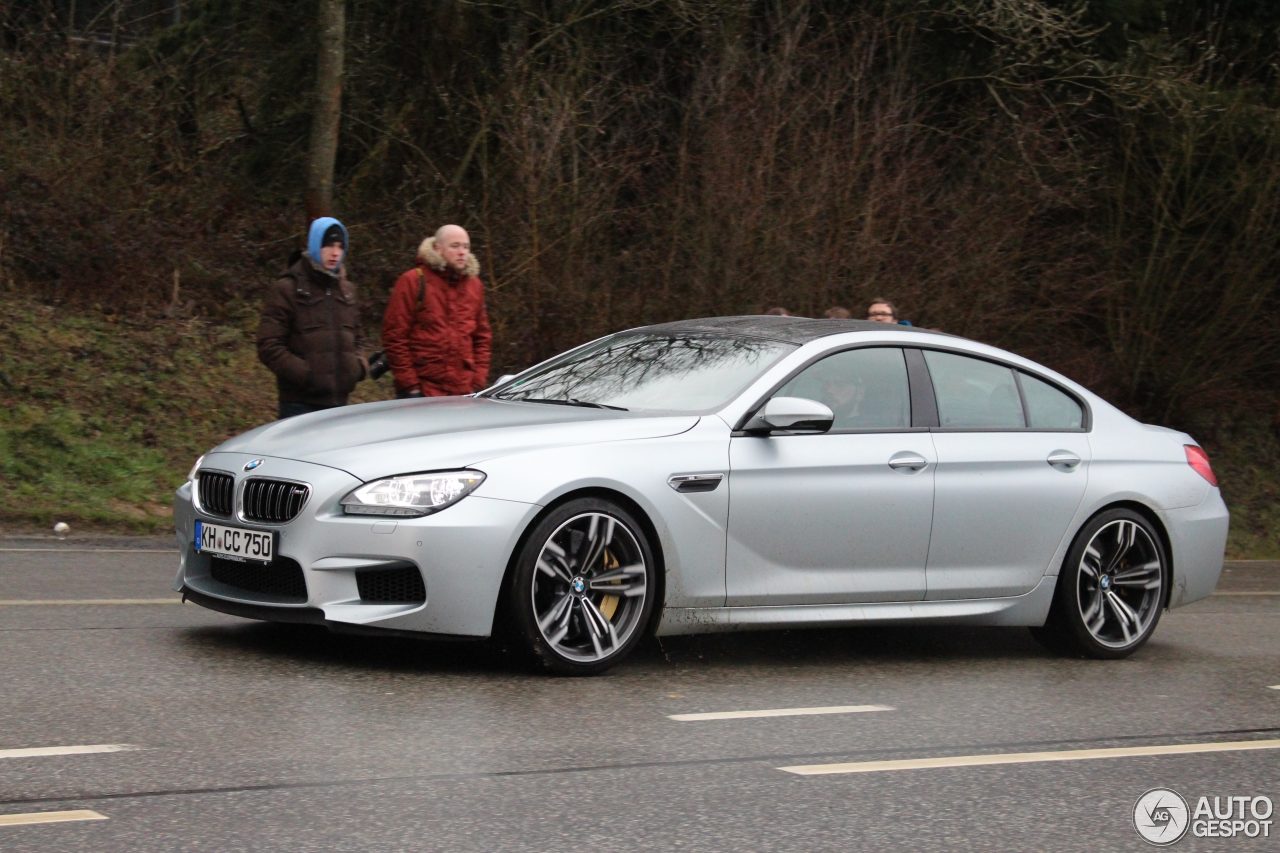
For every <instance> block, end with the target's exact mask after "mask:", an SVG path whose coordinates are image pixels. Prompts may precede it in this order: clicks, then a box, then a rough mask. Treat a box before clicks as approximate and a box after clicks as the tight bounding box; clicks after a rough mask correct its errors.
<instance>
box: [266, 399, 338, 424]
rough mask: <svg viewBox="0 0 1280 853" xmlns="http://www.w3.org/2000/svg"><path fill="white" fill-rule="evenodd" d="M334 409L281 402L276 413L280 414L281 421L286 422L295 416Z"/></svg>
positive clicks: (308, 404) (311, 404)
mask: <svg viewBox="0 0 1280 853" xmlns="http://www.w3.org/2000/svg"><path fill="white" fill-rule="evenodd" d="M332 408H333V406H317V405H315V404H313V403H289V402H285V401H284V400H281V401H280V405H279V407H278V408H277V409H276V411H277V412H278V414H279V418H280V420H284V419H285V418H291V417H293V416H294V415H305V414H307V413H309V412H319V411H322V410H324V409H332Z"/></svg>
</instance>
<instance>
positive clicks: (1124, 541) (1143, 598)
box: [1076, 518, 1164, 649]
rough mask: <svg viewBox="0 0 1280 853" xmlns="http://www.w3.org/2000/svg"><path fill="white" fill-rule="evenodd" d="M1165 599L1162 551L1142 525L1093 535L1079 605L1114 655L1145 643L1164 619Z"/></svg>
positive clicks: (1080, 574)
mask: <svg viewBox="0 0 1280 853" xmlns="http://www.w3.org/2000/svg"><path fill="white" fill-rule="evenodd" d="M1163 593H1164V565H1163V561H1162V558H1161V551H1160V549H1159V548H1158V547H1157V546H1156V543H1155V541H1154V540H1153V539H1152V537H1151V534H1150V532H1148V531H1147V530H1146V528H1145V527H1144V526H1143V525H1140V524H1138V523H1137V522H1136V521H1133V520H1131V519H1128V518H1121V519H1117V520H1115V521H1111V522H1109V523H1107V524H1104V525H1103V526H1102V527H1100V528H1099V529H1098V530H1097V532H1095V533H1094V534H1093V536H1092V538H1090V540H1089V544H1088V545H1086V546H1085V548H1084V552H1083V553H1082V554H1081V557H1080V563H1079V568H1078V571H1077V575H1076V602H1077V606H1078V608H1079V616H1080V620H1081V624H1082V625H1083V626H1084V628H1085V630H1087V631H1088V632H1089V635H1090V636H1091V637H1092V638H1093V639H1094V641H1096V642H1097V643H1099V644H1101V645H1103V646H1106V647H1108V648H1111V649H1125V648H1128V647H1129V646H1132V645H1134V644H1135V643H1138V642H1140V641H1141V640H1142V639H1143V638H1145V636H1146V634H1147V632H1148V631H1149V630H1150V629H1151V627H1152V626H1153V624H1154V623H1155V621H1156V620H1157V619H1158V618H1159V616H1160V607H1161V605H1162V603H1163V600H1164V599H1163Z"/></svg>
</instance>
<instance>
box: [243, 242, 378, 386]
mask: <svg viewBox="0 0 1280 853" xmlns="http://www.w3.org/2000/svg"><path fill="white" fill-rule="evenodd" d="M362 348H363V340H362V335H361V332H360V308H359V305H358V304H357V303H356V292H355V287H354V286H353V285H352V284H351V282H349V281H347V278H346V271H345V269H343V268H339V270H338V275H336V276H335V275H332V274H330V273H328V272H325V271H323V270H320V269H317V268H316V267H315V265H313V264H312V263H311V260H310V259H309V258H308V257H307V256H306V255H305V254H304V255H303V256H302V257H301V258H300V259H299V260H298V261H297V262H296V263H294V264H293V265H292V266H291V267H289V269H288V270H287V271H286V272H285V273H284V274H283V275H282V276H280V278H278V279H276V280H275V281H274V282H273V283H272V284H271V288H270V290H269V291H268V293H267V298H266V301H265V302H264V303H263V306H262V318H261V321H260V322H259V324H258V358H259V359H261V360H262V363H263V364H265V365H266V366H267V367H269V368H270V369H271V372H272V373H274V374H275V375H276V388H277V389H278V390H279V393H280V401H281V402H285V403H307V404H309V405H314V406H342V405H345V404H346V402H347V395H348V394H350V393H351V390H352V389H353V388H355V387H356V383H357V382H359V381H360V380H361V379H363V378H364V375H365V372H366V368H365V362H364V361H363V359H362V358H361V356H360V351H361V349H362Z"/></svg>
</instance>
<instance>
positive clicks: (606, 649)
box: [529, 512, 649, 664]
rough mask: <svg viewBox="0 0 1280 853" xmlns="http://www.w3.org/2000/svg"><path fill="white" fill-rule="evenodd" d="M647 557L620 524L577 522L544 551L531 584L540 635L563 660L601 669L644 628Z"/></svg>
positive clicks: (588, 515)
mask: <svg viewBox="0 0 1280 853" xmlns="http://www.w3.org/2000/svg"><path fill="white" fill-rule="evenodd" d="M648 573H649V570H648V566H647V564H646V561H645V551H644V549H643V548H641V545H640V542H639V540H638V538H637V536H636V534H635V533H634V532H633V531H632V530H631V529H630V528H629V527H628V526H627V525H626V524H624V523H623V522H622V521H621V520H620V519H619V518H617V517H615V516H613V515H609V514H607V513H603V512H584V513H581V514H578V515H575V516H573V517H571V518H569V519H568V520H567V521H565V522H564V523H563V524H561V525H560V526H559V527H557V528H556V529H555V531H554V532H553V533H552V534H551V536H550V537H548V538H547V540H546V541H545V542H544V543H543V545H542V548H541V551H540V552H539V553H538V557H537V560H536V561H535V564H534V571H533V572H532V577H531V579H530V583H531V587H530V590H529V592H530V601H531V604H532V608H533V617H534V620H535V622H536V624H537V627H538V631H539V633H540V634H541V635H542V638H543V640H545V642H546V643H547V645H548V646H549V647H550V649H551V650H552V651H553V652H554V653H555V654H556V655H557V656H558V657H560V658H562V659H564V660H566V661H572V662H574V663H584V664H590V663H597V662H601V661H605V660H607V659H609V658H611V657H613V656H614V655H616V654H618V653H619V652H620V651H621V650H622V649H624V648H625V647H626V646H627V645H628V640H630V639H631V637H632V635H633V634H635V632H636V631H637V630H639V629H640V628H641V625H642V622H643V617H644V613H645V603H646V598H647V596H648V594H649V583H648Z"/></svg>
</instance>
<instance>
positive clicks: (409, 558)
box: [173, 453, 539, 637]
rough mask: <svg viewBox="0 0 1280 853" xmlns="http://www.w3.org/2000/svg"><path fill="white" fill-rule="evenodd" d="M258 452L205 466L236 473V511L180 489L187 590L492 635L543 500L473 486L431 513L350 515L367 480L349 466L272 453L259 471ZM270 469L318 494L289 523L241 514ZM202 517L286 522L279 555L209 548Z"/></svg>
mask: <svg viewBox="0 0 1280 853" xmlns="http://www.w3.org/2000/svg"><path fill="white" fill-rule="evenodd" d="M250 458H251V457H249V456H248V455H245V454H234V453H217V454H209V455H207V456H206V457H205V461H204V463H203V464H202V470H206V469H216V470H218V471H221V472H225V473H230V474H232V475H234V477H235V489H234V494H235V500H236V505H235V510H234V512H233V514H232V516H231V517H219V516H218V515H213V514H210V513H207V512H205V511H203V510H201V509H199V508H197V506H196V505H195V503H194V502H193V499H192V492H191V488H192V487H191V484H190V483H187V484H185V485H183V486H182V487H181V488H180V489H178V492H177V494H176V496H175V499H174V525H175V530H176V535H177V538H178V547H179V555H180V562H179V567H178V573H177V577H176V578H175V579H174V583H173V587H174V589H175V590H178V591H182V592H184V594H186V595H187V597H189V598H190V599H191V600H193V601H195V602H196V603H198V604H202V605H203V606H206V607H209V608H210V609H214V610H220V611H222V612H228V613H234V614H236V615H243V616H248V617H250V618H257V619H266V620H268V621H282V622H285V621H287V622H317V623H321V624H329V625H330V626H332V627H335V628H352V629H356V628H359V629H376V630H382V631H395V632H399V633H406V632H407V633H414V634H432V635H440V636H456V637H487V636H489V635H490V633H491V632H492V629H493V618H494V612H495V610H496V607H497V603H498V598H499V596H500V594H501V588H502V581H503V577H504V576H505V573H506V568H507V564H508V561H509V558H510V556H511V554H512V553H513V552H514V549H515V547H516V544H517V542H518V539H519V534H520V532H521V531H522V530H524V529H525V527H526V526H527V524H528V523H529V521H530V520H531V519H532V518H533V516H534V515H535V514H536V513H537V511H538V509H539V507H537V506H535V505H532V504H526V503H519V502H515V501H505V500H495V499H492V498H485V497H482V496H480V495H478V494H473V495H470V496H468V497H466V498H464V499H463V500H461V501H459V502H458V503H456V504H454V505H453V506H451V507H448V508H447V509H445V510H443V511H441V512H439V513H435V514H433V515H428V516H424V517H422V518H410V519H386V518H378V517H373V516H358V515H346V514H345V513H344V512H343V510H342V507H341V506H340V505H339V501H341V499H342V498H343V497H344V496H345V495H346V494H347V493H348V492H350V491H351V490H352V489H354V488H356V487H357V486H359V485H360V484H361V483H360V481H359V480H357V479H356V478H355V477H352V476H351V475H350V474H348V473H346V472H345V471H340V470H338V469H335V468H328V467H325V466H320V465H312V464H309V463H304V462H296V461H292V460H285V459H275V458H268V459H267V460H266V461H265V462H264V463H263V464H262V466H261V467H260V468H258V469H257V470H254V471H253V472H252V475H250V474H247V473H245V472H244V470H243V468H244V465H245V464H246V463H247V462H248V461H249V460H250ZM263 475H269V476H272V477H279V478H283V479H287V480H292V481H297V482H302V483H306V484H308V485H309V486H310V488H311V496H310V498H309V499H308V500H307V503H306V504H305V505H304V506H303V507H302V510H301V512H300V514H299V515H298V516H297V517H296V518H294V519H293V520H292V521H289V522H286V523H283V524H262V523H254V522H250V521H246V520H245V519H244V518H243V517H241V516H239V509H240V504H239V500H240V495H241V491H242V488H243V481H244V480H245V479H246V478H248V477H249V476H263ZM197 518H200V519H203V520H206V521H210V522H213V523H217V524H224V525H233V526H237V527H243V528H247V529H253V530H266V531H277V534H278V539H277V544H276V552H275V558H274V560H273V561H272V562H271V563H270V564H264V563H253V562H248V563H232V562H231V561H227V560H223V559H220V558H215V557H210V556H209V555H208V554H207V553H200V552H197V551H196V549H195V545H194V526H195V520H196V519H197Z"/></svg>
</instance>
